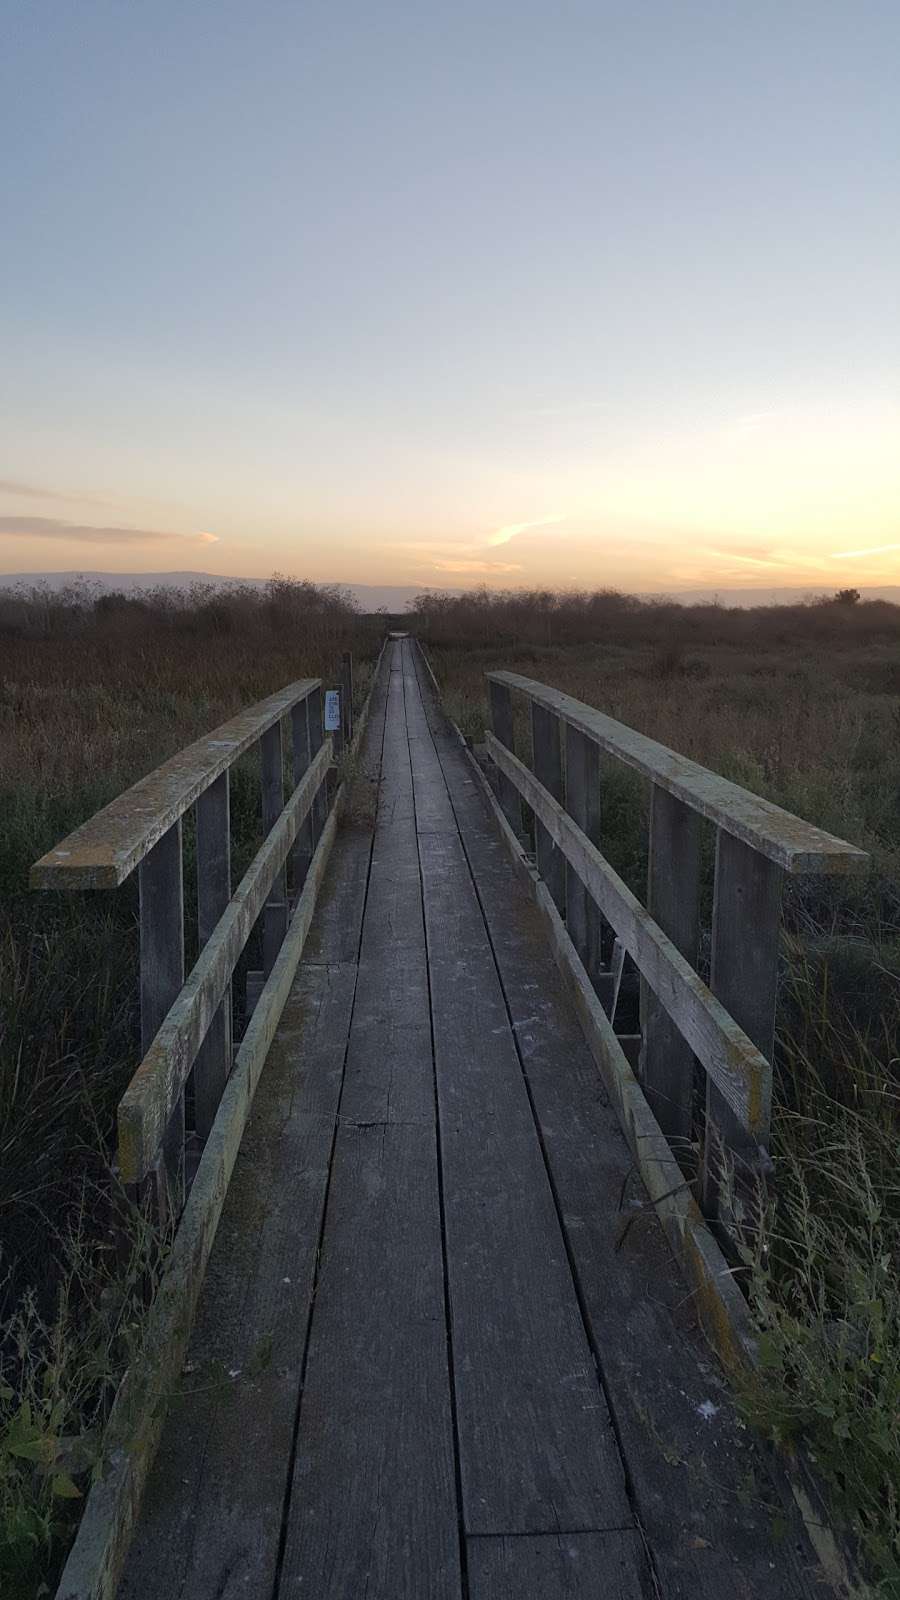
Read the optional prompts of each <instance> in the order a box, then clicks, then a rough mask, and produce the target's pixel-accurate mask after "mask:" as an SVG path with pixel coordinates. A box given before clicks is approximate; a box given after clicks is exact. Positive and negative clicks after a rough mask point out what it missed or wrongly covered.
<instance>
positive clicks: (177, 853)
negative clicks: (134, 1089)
mask: <svg viewBox="0 0 900 1600" xmlns="http://www.w3.org/2000/svg"><path fill="white" fill-rule="evenodd" d="M138 886H139V901H140V951H141V957H140V959H141V977H140V988H141V1054H142V1055H146V1053H147V1051H148V1050H149V1048H150V1045H151V1044H152V1042H153V1040H154V1038H155V1037H156V1034H157V1032H158V1030H159V1026H160V1023H161V1022H162V1021H163V1018H164V1017H165V1016H166V1015H167V1013H168V1011H169V1008H170V1007H171V1005H172V1003H173V1001H174V1000H175V999H176V997H177V996H178V994H179V993H180V991H181V986H182V984H183V983H184V877H183V868H182V855H181V818H180V817H179V819H178V821H177V822H174V823H173V824H172V826H171V827H170V828H168V829H167V830H166V832H165V833H164V834H163V836H162V838H161V839H159V840H157V842H156V844H155V845H154V846H153V848H152V849H151V850H149V851H148V853H147V854H146V855H145V856H144V859H143V860H142V862H141V864H140V867H139V869H138ZM156 1178H157V1193H156V1211H157V1216H158V1220H159V1221H160V1222H161V1223H164V1222H165V1221H166V1219H167V1217H168V1215H169V1213H170V1211H172V1212H174V1213H175V1214H176V1215H177V1213H178V1212H179V1211H180V1209H181V1203H182V1198H183V1191H184V1095H183V1094H181V1095H180V1096H179V1098H178V1100H177V1102H176V1104H175V1106H174V1107H173V1110H172V1113H171V1115H170V1117H169V1121H168V1125H167V1127H166V1131H165V1134H164V1135H163V1140H162V1148H161V1151H160V1160H159V1164H158V1167H157V1171H156Z"/></svg>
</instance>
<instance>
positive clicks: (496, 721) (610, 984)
mask: <svg viewBox="0 0 900 1600" xmlns="http://www.w3.org/2000/svg"><path fill="white" fill-rule="evenodd" d="M486 677H487V679H488V683H489V690H490V713H491V720H492V724H493V732H491V731H488V733H487V736H486V740H487V749H488V753H489V754H490V756H491V757H492V758H493V762H494V765H495V767H496V770H497V780H498V788H499V798H500V804H501V807H502V809H503V811H504V813H505V815H506V818H507V821H508V822H509V824H510V826H511V828H512V830H513V832H514V833H516V834H518V833H519V832H520V830H521V822H522V816H521V810H522V803H523V802H524V805H525V807H526V808H527V810H529V811H530V813H531V815H532V817H533V821H534V847H535V862H536V868H537V873H538V875H539V877H540V878H542V879H543V880H544V884H545V887H546V890H547V892H548V894H549V897H550V900H551V902H552V904H553V906H554V907H555V911H556V912H557V913H558V914H559V916H560V917H561V918H562V919H563V920H564V923H565V929H566V933H567V934H568V938H569V941H570V947H571V950H572V954H573V956H574V958H575V959H576V960H577V961H579V962H580V963H581V970H582V972H583V973H584V974H585V981H586V982H589V983H590V984H591V985H592V987H593V988H594V990H595V992H596V994H597V996H598V998H602V997H603V996H605V1000H604V1004H605V1005H606V1006H607V1008H608V1012H609V1023H610V1026H611V1030H613V1031H614V1020H615V1010H616V1004H617V996H618V987H619V986H618V983H617V981H616V971H617V970H618V971H619V972H621V958H623V957H624V954H625V953H627V954H628V955H629V956H630V957H631V959H632V961H633V962H634V963H635V965H636V966H637V968H638V970H639V972H640V975H641V986H640V1032H639V1033H638V1034H637V1035H635V1034H633V1033H632V1034H629V1035H628V1036H626V1038H623V1048H624V1046H625V1044H626V1042H627V1044H628V1046H629V1048H630V1051H631V1058H633V1060H634V1064H635V1066H636V1069H637V1072H638V1077H639V1080H640V1084H641V1087H642V1089H643V1092H644V1095H645V1096H646V1101H647V1103H648V1104H649V1107H650V1110H651V1111H652V1113H653V1116H654V1117H655V1119H656V1121H657V1123H658V1124H659V1127H660V1129H661V1130H662V1133H663V1134H664V1135H665V1137H666V1138H667V1139H668V1140H670V1141H672V1147H673V1149H678V1150H680V1151H682V1152H683V1151H685V1150H686V1149H687V1148H689V1147H690V1146H691V1144H692V1142H693V1138H694V1122H695V1115H694V1105H695V1102H694V1063H695V1058H696V1060H697V1061H699V1062H700V1064H701V1066H702V1067H703V1068H704V1070H705V1079H706V1106H705V1114H704V1118H703V1122H702V1126H701V1133H702V1161H701V1171H700V1175H699V1196H700V1200H701V1203H702V1205H703V1209H704V1210H705V1212H706V1214H707V1216H709V1217H715V1216H717V1215H718V1214H719V1209H720V1200H719V1191H720V1188H721V1185H722V1182H723V1179H724V1178H727V1176H728V1165H727V1162H726V1161H725V1160H724V1159H723V1158H724V1156H725V1155H726V1154H728V1155H732V1156H734V1157H735V1160H736V1162H739V1163H740V1168H741V1172H742V1174H743V1175H744V1178H746V1177H747V1175H750V1176H752V1177H753V1178H755V1179H759V1178H763V1177H764V1176H765V1175H766V1174H767V1172H768V1171H770V1170H771V1163H770V1161H769V1158H768V1155H767V1153H766V1147H767V1144H768V1137H769V1119H770V1114H771V1099H772V1058H773V1055H774V1048H775V1012H776V1001H777V990H778V970H779V945H780V930H781V899H782V880H783V875H784V873H785V872H788V873H792V874H795V873H801V872H814V873H835V872H849V871H855V870H858V869H860V868H862V867H864V866H865V865H866V863H867V861H868V856H867V855H866V852H865V851H864V850H860V849H858V848H857V846H856V845H852V844H848V843H846V841H845V840H843V839H836V838H834V837H833V835H831V834H829V833H825V832H824V831H823V830H822V829H821V828H816V827H813V826H812V824H810V823H807V822H804V821H802V819H801V818H800V817H795V816H791V815H790V813H789V812H787V811H783V810H782V809H781V808H780V806H776V805H773V804H772V803H771V801H768V800H764V799H763V798H762V797H761V796H760V795H755V794H751V793H750V791H749V790H747V789H742V788H740V787H739V786H738V785H737V784H735V783H730V782H729V781H728V780H727V779H726V778H720V777H719V776H718V775H717V774H716V773H714V772H710V771H708V769H707V768H706V767H701V766H700V765H699V764H698V763H697V762H696V761H690V760H688V759H687V757H685V756H680V755H678V754H676V752H675V751H674V750H669V749H668V748H667V747H666V746H665V745H662V744H659V743H657V741H656V740H655V739H649V738H647V737H646V735H644V734H642V733H638V732H637V730H636V729H634V728H628V727H626V726H625V725H624V724H623V723H621V722H616V721H615V720H614V719H613V718H612V717H608V716H606V715H605V714H604V713H603V712H602V711H597V710H595V709H594V708H593V707H592V706H587V705H584V704H583V703H582V702H581V701H580V700H575V699H573V698H572V696H571V695H567V694H563V693H562V691H561V690H558V689H553V688H551V687H550V686H549V685H548V684H544V683H538V682H536V681H535V680H534V679H533V678H524V677H521V676H520V675H519V674H518V673H516V672H488V673H487V674H486ZM514 692H515V693H517V694H521V695H524V696H525V697H526V698H527V699H528V701H529V702H530V707H531V747H532V764H533V771H532V770H529V768H528V767H527V766H525V765H524V764H523V763H522V762H521V761H520V760H519V759H518V758H517V756H516V754H515V732H516V726H515V718H514V716H513V705H512V695H513V693H514ZM563 733H564V735H565V739H564V744H565V759H563V738H562V735H563ZM601 751H605V752H606V753H607V754H608V755H611V756H612V757H614V758H615V759H616V760H618V761H621V762H623V763H624V764H625V765H626V766H630V767H633V768H634V769H635V770H636V771H638V772H640V773H642V774H643V776H644V777H646V778H648V779H649V780H650V788H651V806H650V829H649V861H648V881H647V899H646V902H645V904H641V902H640V901H639V900H638V899H637V898H636V897H635V896H634V895H633V894H632V893H631V891H630V890H629V889H628V888H627V887H626V885H625V884H624V883H623V882H622V880H621V878H619V877H618V875H617V874H616V873H615V872H614V871H613V869H612V867H611V866H610V864H609V862H608V861H607V860H606V859H605V858H604V856H603V854H602V852H601V849H600V848H598V846H599V845H600V843H601V840H602V835H603V781H602V773H601V763H600V753H601ZM704 818H705V819H707V820H708V821H709V822H711V823H713V824H714V825H715V828H716V860H715V878H714V892H713V911H712V923H711V929H710V973H709V984H708V986H707V985H706V984H705V983H704V982H703V981H702V979H701V978H700V976H699V973H698V972H697V965H698V958H699V949H700V936H701V928H700V917H701V894H700V886H701V885H700V879H701V861H702V851H701V824H702V819H704ZM604 930H606V931H604ZM613 935H615V936H616V939H617V944H616V946H615V948H614V952H613V955H614V959H613V965H612V967H610V966H608V965H606V961H605V959H604V957H605V956H608V954H609V946H610V943H611V942H612V936H613ZM616 952H618V958H619V965H618V967H617V966H616V959H617V957H616ZM636 1047H637V1049H636Z"/></svg>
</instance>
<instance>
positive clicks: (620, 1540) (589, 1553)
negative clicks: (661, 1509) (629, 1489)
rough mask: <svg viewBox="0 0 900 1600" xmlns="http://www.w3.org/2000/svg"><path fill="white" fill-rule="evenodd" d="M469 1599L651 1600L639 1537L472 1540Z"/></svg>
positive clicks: (578, 1535)
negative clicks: (648, 1598)
mask: <svg viewBox="0 0 900 1600" xmlns="http://www.w3.org/2000/svg"><path fill="white" fill-rule="evenodd" d="M467 1556H468V1570H469V1596H470V1600H525V1596H534V1600H538V1596H539V1597H540V1600H647V1596H648V1595H649V1594H650V1593H651V1590H650V1587H649V1584H646V1585H645V1577H646V1567H645V1561H644V1557H643V1551H642V1548H641V1542H640V1536H639V1535H638V1534H637V1533H635V1532H633V1531H630V1530H626V1531H623V1532H610V1533H544V1534H540V1535H538V1536H537V1537H531V1538H529V1537H528V1536H525V1537H521V1536H520V1537H518V1538H504V1537H503V1535H501V1536H500V1537H499V1538H483V1539H470V1540H469V1541H468V1545H467Z"/></svg>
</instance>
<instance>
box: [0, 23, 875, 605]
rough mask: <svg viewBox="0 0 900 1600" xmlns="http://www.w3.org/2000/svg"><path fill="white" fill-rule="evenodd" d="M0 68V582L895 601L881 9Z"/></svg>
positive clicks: (101, 44)
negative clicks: (149, 580)
mask: <svg viewBox="0 0 900 1600" xmlns="http://www.w3.org/2000/svg"><path fill="white" fill-rule="evenodd" d="M0 24H2V49H0V174H2V184H0V193H2V197H3V230H2V232H3V241H2V248H0V286H2V288H0V352H2V359H0V572H13V571H21V570H27V571H38V570H41V571H51V570H58V569H61V568H65V569H71V568H85V569H89V568H99V569H103V570H107V571H110V570H114V571H127V570H141V571H144V570H170V569H173V568H194V569H200V570H205V571H209V572H220V573H223V574H224V573H228V574H233V575H237V576H266V575H268V574H269V573H271V572H272V571H273V570H276V569H277V570H280V571H282V572H285V573H290V574H293V575H296V576H300V577H309V578H314V579H318V580H332V581H341V582H350V581H356V582H360V583H395V584H414V585H416V586H419V587H425V586H432V585H433V586H439V587H445V586H446V587H451V586H452V587H458V586H468V585H469V584H471V583H480V582H482V581H486V582H488V583H490V584H494V585H498V586H504V587H506V586H519V585H528V584H532V583H540V584H548V583H552V584H554V585H558V586H565V587H568V586H572V585H578V586H583V585H615V586H617V587H624V588H634V589H640V590H664V591H669V592H675V591H677V590H679V589H684V588H696V587H700V586H705V587H714V586H717V585H722V586H728V587H729V588H735V587H738V586H741V585H745V584H746V585H762V586H765V587H767V588H772V587H774V586H776V585H779V584H789V585H798V584H799V585H804V584H809V586H810V587H813V586H815V587H821V586H830V585H831V584H834V585H835V586H841V585H846V584H848V583H853V584H860V585H862V584H885V583H900V314H898V306H900V91H898V84H900V4H898V3H897V0H884V3H872V0H752V3H744V0H709V3H704V4H699V3H692V0H645V3H642V0H622V3H618V4H611V3H604V0H589V3H567V0H555V3H553V4H551V3H550V0H543V3H535V0H456V3H454V4H452V5H450V4H447V5H441V4H432V5H423V4H421V3H420V4H415V5H414V4H402V5H401V4H395V3H391V0H380V3H377V4H373V3H372V0H368V3H362V0H346V3H341V0H330V3H328V4H326V3H319V0H304V3H298V0H290V3H289V0H254V3H252V4H251V3H244V0H241V3H237V0H191V3H188V4H187V5H185V4H184V3H183V0H179V3H177V4H176V3H174V0H146V3H143V4H137V3H130V4H125V3H122V0H110V3H105V0H80V3H78V4H63V3H61V0H0Z"/></svg>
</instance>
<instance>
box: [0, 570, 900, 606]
mask: <svg viewBox="0 0 900 1600" xmlns="http://www.w3.org/2000/svg"><path fill="white" fill-rule="evenodd" d="M78 582H87V583H90V584H94V585H95V586H96V587H97V588H98V589H100V590H103V591H105V592H112V591H115V592H116V593H117V594H131V593H134V591H135V590H140V589H157V588H158V589H189V588H190V587H191V585H192V584H194V583H208V584H211V585H213V586H214V587H215V588H217V589H228V588H231V587H233V586H234V585H235V584H249V585H250V586H251V587H252V588H262V586H263V584H264V583H266V582H267V580H266V579H265V578H223V577H220V576H219V575H218V574H217V573H213V572H3V573H0V589H14V588H18V587H23V588H31V587H32V586H35V585H37V586H41V585H45V586H46V587H47V588H48V589H64V588H65V587H66V585H67V584H72V583H78ZM339 587H340V588H342V589H348V590H349V592H350V593H351V594H352V595H353V597H354V599H355V600H356V603H357V605H358V606H360V607H361V609H362V610H363V611H381V610H383V611H388V612H392V613H396V612H399V611H405V610H407V608H408V607H409V606H410V605H412V603H413V601H414V600H415V598H416V595H418V594H421V593H422V592H423V590H425V589H428V590H429V591H430V592H431V593H432V594H435V593H437V594H450V595H457V594H462V593H463V591H462V590H461V589H438V588H436V586H435V585H433V584H419V585H416V586H414V585H412V584H369V583H343V584H340V585H339ZM598 587H599V585H598ZM838 587H839V585H838V584H836V583H835V584H831V585H830V586H828V587H827V588H826V587H822V588H817V587H814V586H807V587H805V588H799V587H795V588H779V589H775V588H768V589H762V588H759V589H680V590H674V589H673V590H670V591H667V592H666V593H665V594H646V593H645V594H642V595H641V597H640V598H641V599H642V600H663V599H667V600H677V601H678V602H679V603H680V604H681V605H685V606H696V605H709V604H710V603H711V602H713V601H717V602H718V603H719V605H723V606H740V607H747V606H791V605H798V604H800V603H801V602H802V601H804V600H809V599H816V598H818V597H819V596H820V595H831V594H834V593H835V591H836V589H837V588H838ZM859 592H860V595H861V596H862V598H863V600H889V601H890V602H891V604H892V605H900V584H894V585H888V586H886V587H883V588H877V589H860V591H859Z"/></svg>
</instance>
